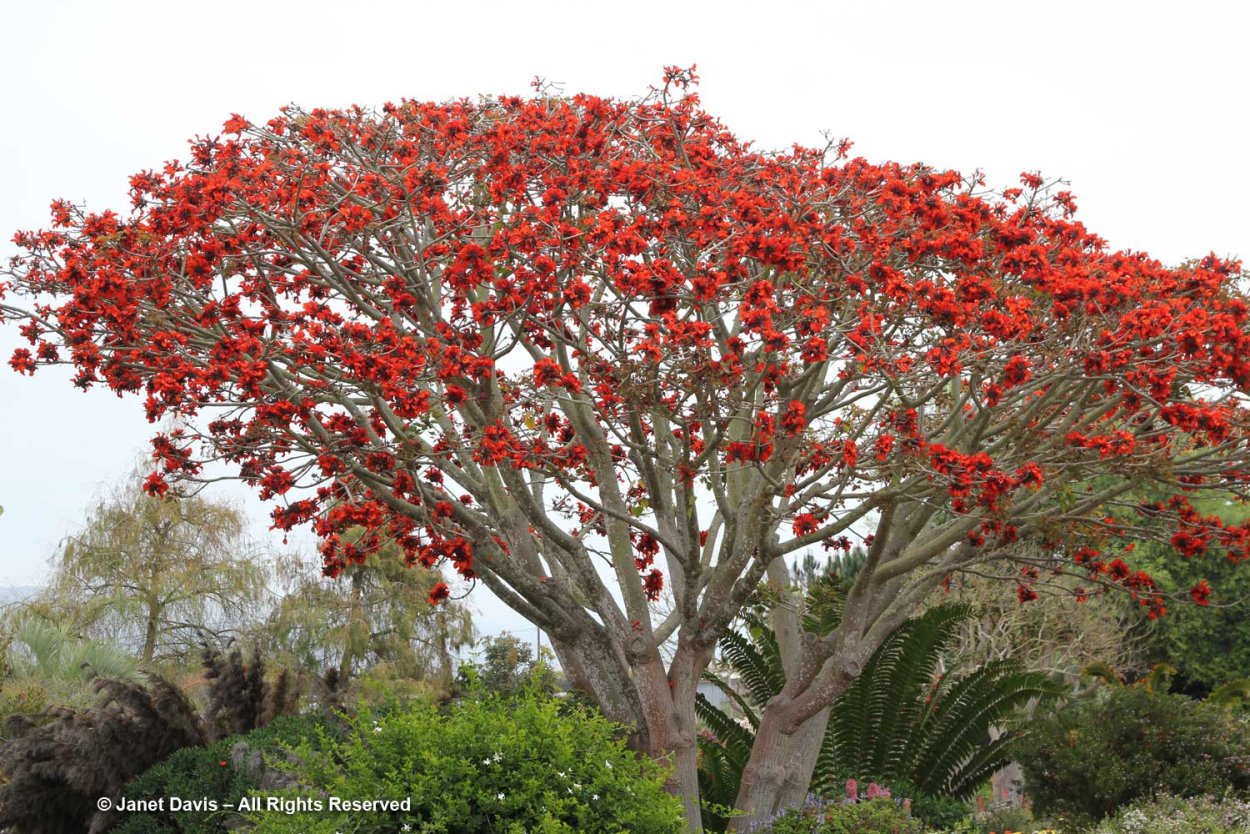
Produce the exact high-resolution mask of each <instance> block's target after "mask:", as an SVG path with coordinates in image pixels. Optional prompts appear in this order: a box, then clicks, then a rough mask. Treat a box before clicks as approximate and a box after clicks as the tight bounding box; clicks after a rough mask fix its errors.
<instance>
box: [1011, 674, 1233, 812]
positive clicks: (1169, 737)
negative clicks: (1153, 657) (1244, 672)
mask: <svg viewBox="0 0 1250 834" xmlns="http://www.w3.org/2000/svg"><path fill="white" fill-rule="evenodd" d="M1248 730H1250V727H1248V726H1247V724H1246V722H1245V721H1244V720H1239V719H1235V718H1232V717H1230V716H1229V715H1228V714H1227V713H1226V712H1225V711H1224V710H1222V709H1220V708H1218V707H1216V706H1214V705H1209V704H1202V703H1199V702H1196V701H1193V700H1191V699H1189V698H1187V697H1185V696H1182V695H1169V694H1166V693H1163V692H1158V691H1153V690H1150V689H1148V688H1146V687H1139V686H1132V687H1119V688H1111V689H1107V690H1104V692H1103V693H1101V695H1100V697H1096V698H1090V699H1086V700H1082V701H1077V702H1074V703H1070V704H1068V705H1066V706H1065V707H1064V708H1063V709H1061V710H1058V711H1056V712H1054V713H1053V714H1051V715H1049V716H1046V717H1043V718H1039V719H1037V720H1035V721H1034V722H1032V726H1031V728H1030V732H1029V733H1028V734H1025V735H1023V736H1021V737H1020V739H1018V741H1017V743H1016V744H1015V745H1014V752H1015V756H1014V758H1015V759H1016V760H1017V761H1019V762H1020V763H1021V765H1022V766H1023V768H1024V775H1025V784H1026V787H1027V792H1028V794H1029V796H1030V797H1031V798H1032V799H1033V803H1034V808H1035V810H1036V811H1037V812H1038V813H1040V814H1044V815H1047V816H1053V817H1055V818H1057V819H1059V820H1062V821H1063V822H1065V823H1070V824H1088V823H1091V822H1094V821H1097V820H1099V819H1102V818H1104V817H1107V816H1109V815H1111V814H1114V813H1116V811H1118V810H1119V809H1120V808H1121V807H1123V806H1125V805H1127V804H1129V803H1131V802H1134V801H1136V800H1139V799H1142V798H1144V797H1148V796H1151V795H1152V794H1155V793H1158V792H1161V791H1166V792H1168V793H1172V794H1176V795H1178V796H1182V797H1188V796H1197V795H1200V794H1204V793H1223V792H1224V791H1225V790H1226V789H1233V790H1235V791H1246V790H1247V789H1250V732H1248Z"/></svg>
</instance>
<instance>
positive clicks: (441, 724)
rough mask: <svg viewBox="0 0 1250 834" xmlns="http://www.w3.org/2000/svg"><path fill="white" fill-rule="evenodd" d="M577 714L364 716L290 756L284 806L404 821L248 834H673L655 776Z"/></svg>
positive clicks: (546, 704)
mask: <svg viewBox="0 0 1250 834" xmlns="http://www.w3.org/2000/svg"><path fill="white" fill-rule="evenodd" d="M618 735H619V732H618V728H616V727H614V726H613V725H612V724H610V723H608V722H607V721H606V720H604V719H603V718H602V717H601V716H599V715H598V714H596V713H593V712H591V711H589V710H586V709H584V708H582V707H580V706H573V707H568V706H566V705H562V704H561V703H560V701H559V699H555V698H549V697H545V696H543V695H541V694H539V693H536V692H529V693H526V694H524V695H522V696H520V697H518V698H515V699H504V698H501V697H497V696H495V697H483V698H480V699H466V700H463V701H459V702H457V703H454V704H453V705H451V706H449V707H447V708H446V709H445V710H443V711H440V710H439V709H438V708H436V707H435V706H433V705H430V704H413V705H409V706H407V707H406V708H404V709H402V710H399V711H395V712H390V713H386V714H375V713H369V712H367V711H365V712H362V713H360V714H359V715H358V716H357V717H356V718H354V719H353V720H352V722H351V726H350V728H349V730H348V732H347V734H346V736H345V737H344V738H343V739H342V740H341V741H335V740H332V739H329V738H328V737H326V736H324V735H323V736H321V737H320V738H319V739H317V740H316V741H310V742H305V743H303V744H300V745H297V746H296V747H295V748H294V749H293V750H292V752H291V757H290V764H289V765H288V766H287V768H288V771H289V773H290V775H291V776H293V777H294V778H295V779H296V780H297V781H298V783H299V784H300V788H299V790H298V791H296V792H293V793H292V796H312V795H325V796H339V797H344V798H353V799H365V798H368V799H393V800H403V799H405V798H409V797H410V798H411V800H412V803H411V810H410V811H385V812H369V813H351V814H349V813H335V812H331V811H330V810H329V809H328V808H327V809H325V810H323V811H322V812H318V813H311V812H310V813H296V814H294V815H290V816H288V815H286V814H283V813H279V812H276V811H275V812H258V813H255V814H254V815H253V818H254V820H255V822H256V828H255V832H256V834H280V833H281V834H295V832H303V833H304V834H307V832H322V831H325V832H332V831H336V830H337V831H348V830H350V831H353V832H359V834H367V832H379V834H380V833H381V832H386V834H393V832H395V831H399V830H401V827H402V826H404V825H411V826H412V827H413V830H414V831H417V832H443V834H476V832H483V834H485V832H514V833H515V834H519V832H545V834H557V832H570V833H571V832H575V831H576V832H637V833H638V834H649V832H656V833H657V834H659V832H674V833H675V832H678V831H681V830H683V822H682V815H681V803H680V800H678V799H676V798H675V797H672V796H670V795H668V794H667V793H666V792H665V790H664V780H665V773H664V772H663V771H662V770H661V769H660V767H659V766H658V765H657V764H655V763H654V762H652V761H651V760H649V759H645V758H639V757H637V756H635V754H633V753H632V752H630V751H629V750H627V749H626V748H625V745H624V742H623V741H621V740H620V739H619V738H618Z"/></svg>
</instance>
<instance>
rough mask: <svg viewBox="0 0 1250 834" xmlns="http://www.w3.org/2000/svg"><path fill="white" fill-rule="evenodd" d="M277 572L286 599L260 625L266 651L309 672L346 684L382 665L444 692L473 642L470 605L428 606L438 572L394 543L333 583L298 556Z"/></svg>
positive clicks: (392, 673) (394, 674) (314, 564)
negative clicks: (331, 673)
mask: <svg viewBox="0 0 1250 834" xmlns="http://www.w3.org/2000/svg"><path fill="white" fill-rule="evenodd" d="M359 534H360V533H359V531H352V532H351V533H349V534H348V539H349V540H350V539H352V538H353V537H354V536H358V535H359ZM278 575H279V579H280V580H281V583H282V585H283V589H284V595H283V597H282V599H281V601H280V602H279V604H278V606H277V608H276V609H275V611H274V613H273V615H272V616H271V617H270V620H269V622H268V623H267V624H266V626H265V633H266V635H267V637H268V638H269V640H270V648H271V651H272V652H274V653H278V654H280V655H283V656H286V657H287V658H288V659H289V660H290V661H291V662H292V663H295V664H298V665H300V666H302V667H303V668H306V669H323V668H326V667H333V668H334V669H336V670H337V674H338V676H339V678H340V679H341V680H342V681H343V682H344V683H346V682H348V681H349V680H352V679H354V678H355V677H356V676H358V675H361V674H363V673H364V672H366V671H367V670H370V669H374V667H381V668H379V669H378V670H377V671H378V672H381V671H385V672H386V673H387V674H388V675H390V676H391V677H393V678H395V679H396V680H400V679H407V680H414V681H415V680H426V681H432V682H437V683H438V684H439V685H441V686H443V687H446V685H447V684H448V682H449V680H450V678H451V663H452V653H453V652H455V651H456V650H457V649H459V648H461V647H462V646H464V645H466V644H468V643H469V642H470V641H471V640H472V638H473V623H472V619H471V617H470V614H469V609H468V607H467V606H465V605H464V604H462V603H459V602H454V601H451V600H447V601H444V602H443V603H441V604H439V605H437V606H434V605H431V604H430V602H429V595H430V591H431V589H432V588H433V587H434V585H435V584H436V583H437V582H439V581H440V580H441V579H442V576H441V574H440V573H439V572H438V571H437V570H430V569H426V568H421V567H410V566H408V565H407V564H406V563H405V562H404V558H403V553H402V551H401V550H400V549H399V548H398V547H397V546H395V545H393V544H392V545H388V546H387V547H384V548H383V549H382V550H381V551H380V552H377V553H371V554H370V555H369V556H368V558H366V559H365V560H364V561H363V562H360V563H357V564H351V565H349V566H347V568H346V569H345V570H344V572H343V574H342V575H341V576H339V577H337V578H335V579H329V578H326V577H324V576H322V575H321V570H320V563H319V562H317V561H306V560H302V559H299V558H294V559H292V560H289V561H285V562H282V563H281V564H280V565H279V570H278ZM374 676H375V678H376V677H377V674H376V673H375V675H374Z"/></svg>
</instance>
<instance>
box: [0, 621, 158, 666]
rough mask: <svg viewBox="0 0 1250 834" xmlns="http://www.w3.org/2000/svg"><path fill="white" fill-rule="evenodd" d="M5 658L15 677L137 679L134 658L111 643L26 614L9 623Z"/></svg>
mask: <svg viewBox="0 0 1250 834" xmlns="http://www.w3.org/2000/svg"><path fill="white" fill-rule="evenodd" d="M12 632H13V635H12V638H11V642H10V644H9V652H8V659H9V665H10V667H11V670H12V674H13V676H14V677H15V678H34V679H44V680H51V681H81V682H86V681H88V680H90V679H91V678H93V677H97V676H98V677H105V678H121V679H126V680H137V670H138V664H137V663H136V662H135V659H134V658H133V657H131V656H130V655H128V654H127V653H126V652H124V651H122V650H121V649H118V648H117V647H115V646H111V645H108V644H106V643H101V642H97V641H95V640H86V639H81V638H78V637H75V636H74V634H73V633H71V631H70V628H69V627H68V626H66V625H64V624H57V623H51V622H48V621H46V620H43V619H40V618H39V617H35V616H32V615H30V614H26V615H25V616H20V617H18V619H17V620H16V621H15V622H14V624H13V629H12Z"/></svg>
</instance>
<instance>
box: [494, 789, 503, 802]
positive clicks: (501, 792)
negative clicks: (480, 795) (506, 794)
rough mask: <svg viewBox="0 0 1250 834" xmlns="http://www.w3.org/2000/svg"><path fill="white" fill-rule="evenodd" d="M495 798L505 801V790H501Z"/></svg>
mask: <svg viewBox="0 0 1250 834" xmlns="http://www.w3.org/2000/svg"><path fill="white" fill-rule="evenodd" d="M495 799H498V800H499V801H500V802H503V791H500V792H499V793H497V794H495Z"/></svg>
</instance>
